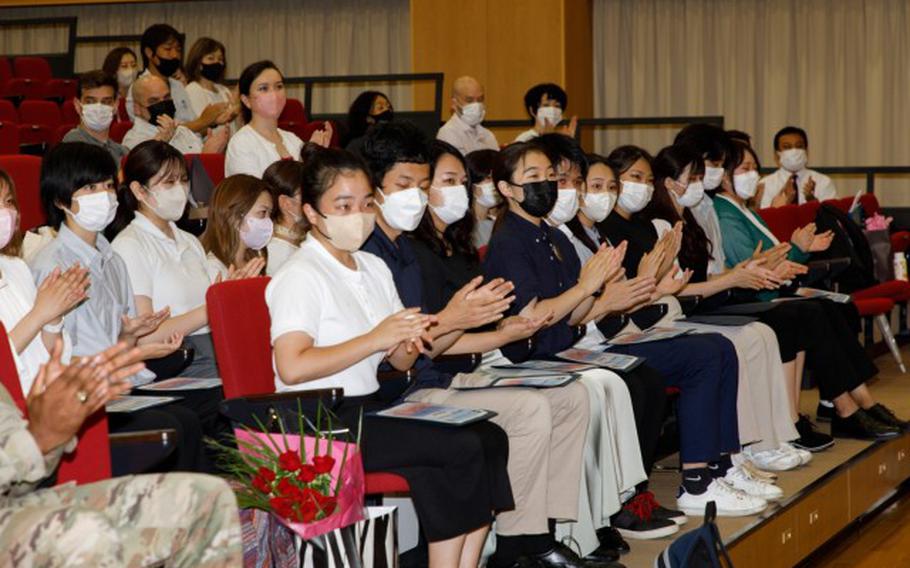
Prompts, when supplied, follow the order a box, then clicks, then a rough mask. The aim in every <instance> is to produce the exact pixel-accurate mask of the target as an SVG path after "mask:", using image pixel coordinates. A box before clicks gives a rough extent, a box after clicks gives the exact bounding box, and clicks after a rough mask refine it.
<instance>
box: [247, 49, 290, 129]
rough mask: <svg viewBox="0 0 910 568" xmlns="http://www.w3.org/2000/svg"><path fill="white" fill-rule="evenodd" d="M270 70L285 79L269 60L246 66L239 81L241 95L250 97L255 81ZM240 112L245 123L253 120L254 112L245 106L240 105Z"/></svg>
mask: <svg viewBox="0 0 910 568" xmlns="http://www.w3.org/2000/svg"><path fill="white" fill-rule="evenodd" d="M269 69H274V70H275V71H277V72H278V74H279V75H281V77H282V79H283V78H284V75H282V73H281V70H280V69H278V66H276V65H275V64H274V63H272V62H271V61H269V60H267V59H264V60H262V61H257V62H256V63H251V64H250V65H247V66H246V69H244V70H243V72H242V73H241V74H240V79H238V80H237V88H238V90H239V91H240V94H241V95H246V96H250V89H251V88H252V87H253V81H255V80H256V78H257V77H259V76H260V75H262V74H263V73H264V72H265V71H268V70H269ZM240 112H241V114H242V115H243V122H245V123H246V122H249V121H250V120H252V118H253V111H251V110H250V109H249V107H248V106H246V105H245V104H241V105H240Z"/></svg>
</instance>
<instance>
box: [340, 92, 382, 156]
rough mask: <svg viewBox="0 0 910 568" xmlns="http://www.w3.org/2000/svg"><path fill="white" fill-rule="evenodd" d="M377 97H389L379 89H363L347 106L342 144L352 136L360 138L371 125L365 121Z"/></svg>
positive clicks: (351, 138) (352, 137)
mask: <svg viewBox="0 0 910 568" xmlns="http://www.w3.org/2000/svg"><path fill="white" fill-rule="evenodd" d="M377 97H383V98H385V100H389V97H387V96H386V95H385V93H382V92H380V91H364V92H362V93H360V94H359V95H357V98H356V99H354V102H352V103H351V106H350V108H348V122H347V133H346V134H345V140H344V141H342V144H341V145H342V146H346V145H347V144H348V142H350V141H351V140H353V139H354V138H360V137H361V136H363V135H364V134H366V131H367V129H368V128H369V127H370V126H371V125H370V123H368V122H367V117H368V116H370V110H371V109H372V108H373V102H374V101H375V100H376V98H377Z"/></svg>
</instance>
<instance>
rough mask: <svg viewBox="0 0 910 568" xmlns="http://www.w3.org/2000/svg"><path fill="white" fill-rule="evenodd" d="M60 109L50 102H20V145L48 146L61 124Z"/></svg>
mask: <svg viewBox="0 0 910 568" xmlns="http://www.w3.org/2000/svg"><path fill="white" fill-rule="evenodd" d="M61 122H62V121H61V119H60V107H59V106H57V104H56V103H54V102H52V101H33V100H26V101H22V104H21V105H19V139H20V141H21V143H22V144H49V143H50V141H51V138H52V136H53V134H54V132H55V131H56V130H57V127H58V126H60V124H61Z"/></svg>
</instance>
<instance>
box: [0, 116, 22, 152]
mask: <svg viewBox="0 0 910 568" xmlns="http://www.w3.org/2000/svg"><path fill="white" fill-rule="evenodd" d="M18 153H19V126H18V125H17V124H16V123H14V122H3V121H2V120H0V156H8V155H11V154H18Z"/></svg>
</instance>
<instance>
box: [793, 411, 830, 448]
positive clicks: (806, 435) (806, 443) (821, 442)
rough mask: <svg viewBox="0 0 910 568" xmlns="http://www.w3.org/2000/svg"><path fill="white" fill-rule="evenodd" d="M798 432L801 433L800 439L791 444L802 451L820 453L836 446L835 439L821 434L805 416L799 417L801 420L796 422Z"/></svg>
mask: <svg viewBox="0 0 910 568" xmlns="http://www.w3.org/2000/svg"><path fill="white" fill-rule="evenodd" d="M796 431H797V432H799V438H798V439H796V440H794V441H792V442H790V443H791V444H793V445H794V446H796V447H797V448H799V449H801V450H806V451H809V452H820V451H822V450H827V449H828V448H830V447H831V446H833V445H834V438H832V437H831V436H829V435H827V434H823V433H822V432H819V431H818V430H817V429H816V428H815V424H813V423H812V421H811V420H809V417H808V416H806V415H805V414H800V415H799V420H797V421H796Z"/></svg>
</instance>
